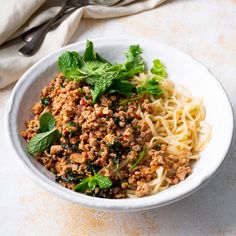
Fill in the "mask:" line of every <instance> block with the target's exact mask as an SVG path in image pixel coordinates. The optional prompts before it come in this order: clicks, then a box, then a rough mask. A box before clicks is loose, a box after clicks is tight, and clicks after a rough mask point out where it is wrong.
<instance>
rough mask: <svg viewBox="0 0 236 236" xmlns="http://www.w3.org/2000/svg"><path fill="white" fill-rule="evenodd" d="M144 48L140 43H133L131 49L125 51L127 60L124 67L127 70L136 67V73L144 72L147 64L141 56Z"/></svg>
mask: <svg viewBox="0 0 236 236" xmlns="http://www.w3.org/2000/svg"><path fill="white" fill-rule="evenodd" d="M141 54H142V49H141V48H140V46H139V45H131V46H130V47H129V50H128V51H127V52H126V53H125V55H126V62H125V64H124V68H125V69H126V71H131V70H134V69H136V73H138V72H137V71H139V72H143V71H144V69H145V64H144V61H143V58H142V57H141Z"/></svg>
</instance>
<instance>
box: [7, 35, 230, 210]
mask: <svg viewBox="0 0 236 236" xmlns="http://www.w3.org/2000/svg"><path fill="white" fill-rule="evenodd" d="M105 40H106V41H107V40H109V41H111V40H112V41H114V42H122V41H129V42H132V41H133V42H137V41H138V42H141V43H142V42H145V43H147V42H149V43H156V44H158V45H162V46H164V47H165V48H169V49H171V50H174V51H175V52H177V53H179V54H182V55H184V56H185V57H186V56H187V57H188V58H190V59H191V60H194V61H195V62H196V63H198V65H199V66H201V68H202V70H205V72H207V73H208V74H210V75H211V76H210V78H211V79H213V80H214V81H215V82H217V83H216V84H217V86H218V87H219V88H220V89H221V90H222V91H223V93H224V95H225V98H226V101H227V104H228V108H229V114H228V115H229V116H230V120H231V124H230V127H231V132H230V138H229V140H228V143H227V149H225V150H224V153H222V158H221V159H220V161H219V163H218V165H217V166H216V168H215V169H213V170H212V171H211V172H209V173H207V175H205V176H204V177H203V178H201V179H198V180H197V181H195V182H194V184H192V186H191V188H188V189H185V191H181V192H179V193H178V194H175V195H174V196H171V197H170V196H169V197H167V198H166V199H165V200H162V201H160V200H159V199H158V198H157V200H156V201H155V198H153V196H155V195H153V196H147V197H144V198H137V199H102V198H97V197H91V196H87V195H84V194H81V193H76V192H73V191H71V190H69V189H66V188H65V187H62V186H61V185H59V184H57V183H54V182H53V181H51V180H49V179H48V178H47V177H46V176H45V175H44V174H43V173H41V172H40V171H39V170H38V169H37V168H36V167H35V166H34V165H33V164H31V165H30V163H27V162H26V161H25V160H24V159H23V158H22V156H21V154H20V152H19V149H18V148H17V147H16V144H15V142H14V141H15V140H14V137H13V133H14V130H13V129H12V127H11V121H12V117H11V113H12V110H13V109H14V105H15V102H14V100H15V97H16V95H17V93H18V92H19V89H20V87H21V86H22V85H23V84H24V83H25V82H26V81H27V80H29V78H28V77H29V76H30V75H31V73H32V72H33V71H34V70H35V69H36V68H37V67H38V66H40V65H41V64H42V63H43V62H44V61H47V60H49V59H50V58H51V57H52V56H53V55H55V54H58V53H60V52H62V51H65V50H67V49H70V48H74V47H79V46H81V45H84V44H85V42H86V40H83V41H80V42H76V43H73V44H69V45H67V46H65V47H62V48H60V49H58V50H56V51H54V52H52V53H50V54H48V55H46V56H45V57H43V58H41V59H40V60H39V61H38V62H37V63H35V64H34V65H33V66H32V67H30V68H29V69H28V70H27V71H26V72H25V73H24V74H23V75H22V76H21V78H20V79H19V80H18V82H17V84H16V85H15V86H14V89H13V91H12V94H11V96H10V98H9V100H8V102H7V105H6V112H5V123H6V126H5V133H6V136H7V140H8V144H9V147H10V149H11V150H12V151H13V154H14V155H13V156H15V159H16V160H17V162H18V163H19V164H20V165H21V166H22V167H23V169H24V170H25V172H27V173H28V174H29V176H30V177H31V179H33V180H34V181H35V182H36V183H38V184H39V185H41V186H43V187H44V188H46V189H47V190H48V191H50V192H52V193H54V194H56V195H58V196H60V197H62V198H64V199H67V200H69V201H72V202H75V203H79V204H81V205H84V206H87V207H90V208H97V209H102V210H112V211H138V210H143V209H151V208H156V207H161V206H164V205H167V204H171V203H173V202H176V201H178V200H181V199H183V198H185V197H187V196H190V195H191V194H192V193H194V192H196V191H198V190H199V189H200V188H201V187H203V186H204V185H205V184H207V183H208V182H209V181H210V180H211V179H212V178H213V176H214V175H215V174H216V172H217V171H218V170H219V167H220V166H221V165H222V163H223V161H224V160H225V158H226V156H227V154H228V152H229V150H230V146H231V144H232V141H233V134H234V132H233V131H234V118H233V109H232V104H231V102H230V99H229V97H228V95H227V93H226V91H225V89H224V87H223V86H222V85H221V83H220V82H219V81H218V80H217V79H216V78H215V77H214V76H213V74H212V73H211V72H210V70H209V69H207V68H206V67H205V66H204V65H203V64H202V63H201V62H199V61H197V60H196V59H194V58H193V57H191V56H189V55H188V54H186V53H184V52H182V51H181V50H179V49H176V48H175V47H172V46H169V45H167V44H164V43H161V42H159V41H157V40H150V39H144V38H143V39H140V38H139V39H138V40H137V39H134V38H125V39H124V38H119V39H114V38H97V39H92V41H93V42H94V43H98V42H103V41H105ZM210 78H209V79H210ZM15 132H16V131H15ZM23 152H24V151H23ZM24 153H25V152H24ZM25 155H26V154H25Z"/></svg>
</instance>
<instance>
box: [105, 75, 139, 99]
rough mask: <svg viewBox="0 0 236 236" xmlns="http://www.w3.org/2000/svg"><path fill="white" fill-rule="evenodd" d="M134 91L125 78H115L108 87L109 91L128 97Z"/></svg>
mask: <svg viewBox="0 0 236 236" xmlns="http://www.w3.org/2000/svg"><path fill="white" fill-rule="evenodd" d="M134 91H135V87H134V86H133V85H132V84H131V83H130V82H129V81H127V80H121V79H115V80H114V81H113V82H112V84H111V86H110V87H109V90H108V92H109V93H115V92H117V93H120V94H122V95H125V96H127V97H130V96H131V95H132V94H133V92H134Z"/></svg>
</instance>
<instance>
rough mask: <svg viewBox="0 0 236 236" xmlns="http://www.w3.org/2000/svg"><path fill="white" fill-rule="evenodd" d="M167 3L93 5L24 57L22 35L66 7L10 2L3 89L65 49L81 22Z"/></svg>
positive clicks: (3, 18) (3, 29) (2, 20)
mask: <svg viewBox="0 0 236 236" xmlns="http://www.w3.org/2000/svg"><path fill="white" fill-rule="evenodd" d="M165 1H166V0H141V1H137V0H136V1H135V0H124V1H121V2H120V3H119V4H117V6H112V7H104V6H95V5H90V6H86V7H83V8H80V9H77V10H76V11H74V12H73V13H72V14H71V15H69V16H68V17H66V18H65V20H64V21H63V22H62V23H61V24H60V25H59V26H57V27H55V28H53V29H52V30H51V31H49V32H48V33H47V35H46V37H45V38H44V41H43V43H42V45H41V47H40V49H39V50H38V51H37V53H36V54H35V55H33V56H32V57H22V56H20V55H19V54H18V49H19V48H20V47H22V46H23V45H24V44H25V42H24V41H23V40H22V39H21V35H22V33H24V32H26V31H28V30H29V29H31V28H34V27H36V26H39V25H41V24H42V23H44V22H46V21H47V20H49V19H51V18H52V17H54V16H55V14H56V13H57V12H58V11H59V9H60V7H61V6H62V4H63V1H62V0H60V1H59V0H47V1H45V0H31V1H28V0H21V2H20V4H19V1H18V0H9V1H7V3H4V6H3V7H2V8H1V9H0V45H1V44H2V45H1V46H0V88H3V87H5V86H7V85H9V84H11V83H12V82H14V81H16V80H17V79H19V78H20V76H21V75H22V74H23V73H24V72H25V71H26V70H27V69H28V68H29V67H30V66H31V65H33V64H34V63H35V62H37V61H38V60H39V59H41V58H42V57H43V56H45V55H47V54H48V53H50V52H53V51H55V50H56V49H58V48H60V47H62V46H64V45H66V44H67V43H68V42H69V41H70V39H71V37H72V36H73V35H74V34H75V32H76V31H77V30H78V28H79V24H80V21H81V19H82V18H93V19H105V18H113V17H121V16H127V15H131V14H136V13H138V12H142V11H145V10H150V9H153V8H155V7H157V6H158V5H160V4H161V3H163V2H165Z"/></svg>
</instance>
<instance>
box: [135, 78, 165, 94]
mask: <svg viewBox="0 0 236 236" xmlns="http://www.w3.org/2000/svg"><path fill="white" fill-rule="evenodd" d="M137 92H138V93H139V94H150V95H154V96H156V97H159V96H160V95H161V94H163V90H162V89H161V87H160V83H159V82H158V81H157V80H156V79H155V77H153V78H151V79H146V81H144V82H143V83H141V84H140V85H139V86H138V87H137Z"/></svg>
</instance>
